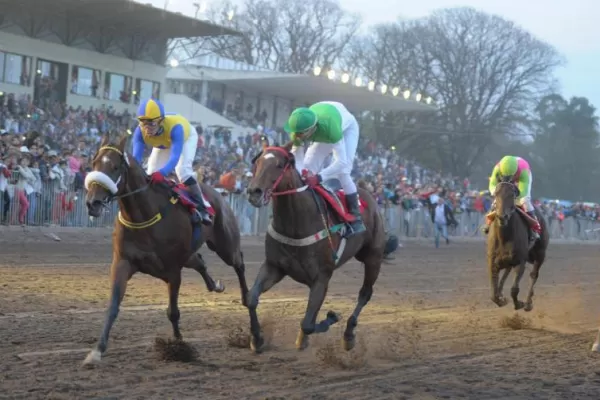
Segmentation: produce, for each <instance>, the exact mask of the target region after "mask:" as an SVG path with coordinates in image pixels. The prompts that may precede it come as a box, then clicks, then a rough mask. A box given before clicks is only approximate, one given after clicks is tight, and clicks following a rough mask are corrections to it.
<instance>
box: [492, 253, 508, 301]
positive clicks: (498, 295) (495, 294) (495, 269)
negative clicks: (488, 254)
mask: <svg viewBox="0 0 600 400" xmlns="http://www.w3.org/2000/svg"><path fill="white" fill-rule="evenodd" d="M488 269H489V274H490V294H491V298H492V301H493V302H494V303H496V305H498V307H504V306H505V305H506V303H507V301H506V299H505V298H504V296H502V291H501V290H500V285H499V283H498V273H499V269H500V267H499V265H498V264H497V263H496V262H495V261H494V260H489V261H488ZM508 272H510V269H508V271H504V275H503V276H502V282H503V283H504V281H505V280H506V276H507V275H508Z"/></svg>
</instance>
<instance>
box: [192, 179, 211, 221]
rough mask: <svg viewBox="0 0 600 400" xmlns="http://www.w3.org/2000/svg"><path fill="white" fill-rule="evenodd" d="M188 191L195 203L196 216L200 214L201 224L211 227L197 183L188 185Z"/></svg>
mask: <svg viewBox="0 0 600 400" xmlns="http://www.w3.org/2000/svg"><path fill="white" fill-rule="evenodd" d="M188 189H189V191H190V193H191V194H192V196H194V200H195V201H196V210H197V211H198V214H200V219H201V220H202V224H204V225H212V219H211V218H210V214H209V213H208V210H207V209H206V206H205V205H204V197H202V189H201V188H200V185H199V184H198V182H194V183H192V184H190V185H188Z"/></svg>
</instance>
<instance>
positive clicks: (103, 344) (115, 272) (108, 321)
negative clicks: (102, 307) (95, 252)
mask: <svg viewBox="0 0 600 400" xmlns="http://www.w3.org/2000/svg"><path fill="white" fill-rule="evenodd" d="M133 273H134V268H133V266H132V265H131V264H130V263H129V262H128V261H125V260H119V261H117V262H115V261H113V264H112V265H111V268H110V277H111V281H112V283H111V286H112V287H111V292H110V293H111V294H110V301H109V303H108V309H107V310H106V317H105V319H104V326H103V327H102V333H101V334H100V340H98V344H97V345H96V348H95V349H94V350H92V351H91V352H90V353H89V354H88V355H87V357H86V358H85V360H84V361H83V364H84V365H86V364H92V363H96V362H100V360H101V359H102V355H103V354H104V352H105V351H106V348H107V346H108V337H109V335H110V330H111V328H112V326H113V324H114V323H115V320H116V319H117V316H118V315H119V307H120V305H121V302H122V301H123V297H124V296H125V290H126V289H127V281H128V280H129V278H131V276H132V275H133Z"/></svg>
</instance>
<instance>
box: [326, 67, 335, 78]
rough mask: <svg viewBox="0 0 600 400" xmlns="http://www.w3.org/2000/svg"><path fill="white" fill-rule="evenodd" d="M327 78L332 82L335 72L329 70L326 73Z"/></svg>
mask: <svg viewBox="0 0 600 400" xmlns="http://www.w3.org/2000/svg"><path fill="white" fill-rule="evenodd" d="M327 77H328V78H329V79H331V80H333V79H334V78H335V71H334V70H332V69H330V70H329V71H327Z"/></svg>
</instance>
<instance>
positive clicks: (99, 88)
mask: <svg viewBox="0 0 600 400" xmlns="http://www.w3.org/2000/svg"><path fill="white" fill-rule="evenodd" d="M0 7H1V9H2V19H1V20H0V49H2V50H1V51H0V66H1V68H0V91H2V92H7V93H15V94H17V95H20V94H26V95H29V96H31V98H32V99H33V100H34V101H35V102H36V103H37V104H41V103H44V102H48V103H49V102H53V101H60V102H61V103H67V104H69V105H71V106H81V107H84V108H86V109H87V108H90V107H94V108H99V107H112V108H113V109H115V110H116V111H119V112H122V111H124V110H129V111H133V110H134V109H135V107H136V104H137V103H138V102H139V99H140V98H147V97H150V96H155V97H158V98H163V92H164V89H163V88H164V82H165V75H166V67H165V62H166V60H165V57H166V51H167V43H168V40H169V39H171V38H178V37H200V36H215V35H237V34H238V32H236V31H233V30H231V29H228V28H226V27H222V26H218V25H214V24H211V23H208V22H206V21H199V20H197V19H194V18H190V17H187V16H184V15H182V14H180V13H172V12H168V11H165V10H163V9H159V8H155V7H152V6H150V5H145V4H141V3H138V2H134V1H130V0H52V1H48V0H20V1H8V0H0Z"/></svg>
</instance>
